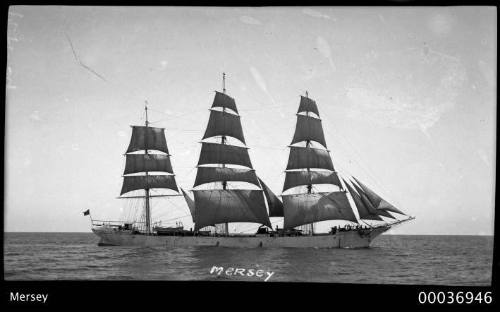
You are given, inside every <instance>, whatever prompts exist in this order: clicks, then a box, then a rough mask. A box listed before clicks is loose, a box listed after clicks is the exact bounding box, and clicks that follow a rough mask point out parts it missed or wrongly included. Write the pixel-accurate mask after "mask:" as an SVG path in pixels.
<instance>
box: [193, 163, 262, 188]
mask: <svg viewBox="0 0 500 312" xmlns="http://www.w3.org/2000/svg"><path fill="white" fill-rule="evenodd" d="M217 181H240V182H248V183H252V184H255V185H257V186H259V181H258V180H257V175H256V174H255V170H253V169H235V168H227V167H226V168H222V167H198V172H197V173H196V180H195V182H194V186H198V185H200V184H204V183H210V182H217Z"/></svg>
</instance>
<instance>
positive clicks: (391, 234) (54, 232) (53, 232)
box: [4, 231, 495, 237]
mask: <svg viewBox="0 0 500 312" xmlns="http://www.w3.org/2000/svg"><path fill="white" fill-rule="evenodd" d="M4 233H52V234H56V233H61V234H65V233H66V234H67V233H92V231H72V232H60V231H43V232H40V231H4ZM383 235H384V236H387V235H390V236H491V237H494V236H495V234H399V233H398V234H393V233H384V234H383Z"/></svg>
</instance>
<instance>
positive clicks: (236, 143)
mask: <svg viewBox="0 0 500 312" xmlns="http://www.w3.org/2000/svg"><path fill="white" fill-rule="evenodd" d="M289 148H290V153H289V158H288V164H287V166H286V170H285V182H284V185H283V190H282V195H281V197H282V200H280V199H279V196H277V195H276V194H275V193H274V192H273V191H272V190H271V189H270V188H269V187H268V186H267V185H266V184H265V183H264V182H263V181H262V180H261V179H260V178H259V177H258V176H257V173H256V171H255V169H254V168H253V166H252V162H251V160H250V156H249V153H248V147H247V146H246V142H245V138H244V134H243V129H242V125H241V118H240V115H239V113H238V109H237V106H236V101H235V99H234V98H232V97H231V96H229V95H228V94H227V93H226V89H225V76H223V88H222V92H219V91H216V92H215V97H214V100H213V103H212V106H211V107H210V116H209V120H208V125H207V127H206V130H205V134H204V135H203V137H202V141H201V152H200V157H199V160H198V164H197V172H196V179H195V182H194V185H193V188H192V189H191V192H192V194H193V196H192V197H191V196H190V195H189V192H186V191H185V190H184V189H182V188H181V191H182V195H181V194H179V193H178V187H177V184H176V181H175V175H174V173H173V169H172V165H171V162H170V154H169V151H168V148H167V143H166V140H165V135H164V129H163V128H156V127H150V126H149V124H148V120H147V107H146V123H145V126H133V127H132V138H131V141H130V144H129V147H128V149H127V153H126V154H125V157H126V164H125V171H124V181H123V187H122V190H121V195H123V194H126V193H129V192H132V191H138V190H140V191H141V192H142V194H140V195H135V196H122V198H123V197H126V198H141V199H142V198H143V199H144V204H143V214H142V219H141V220H140V221H139V222H132V223H130V222H129V223H120V222H114V223H113V222H105V221H94V220H93V221H92V222H93V227H92V230H93V232H94V233H95V234H97V235H98V236H99V237H100V242H99V244H101V245H157V246H167V247H176V246H220V247H319V248H360V247H368V246H369V245H370V243H371V242H372V240H373V239H374V238H375V237H377V236H378V235H380V234H382V233H383V232H385V231H387V230H389V229H390V228H392V227H393V226H394V225H396V224H399V223H401V222H405V221H408V220H411V219H413V217H409V216H406V215H405V214H404V213H403V212H402V211H400V210H399V209H397V208H396V207H394V206H393V205H391V204H390V203H388V202H387V201H386V200H384V199H383V198H382V197H380V196H379V195H378V194H377V193H375V192H374V191H373V190H371V189H370V188H368V187H367V186H366V185H365V184H363V183H362V182H360V181H359V180H358V179H356V178H355V177H349V178H346V177H342V176H341V175H340V174H339V173H338V172H337V171H336V170H335V168H334V165H333V161H332V158H331V156H330V152H329V150H328V149H327V144H326V140H325V136H324V133H323V126H322V123H321V119H320V116H319V111H318V106H317V104H316V102H315V101H314V100H312V99H311V98H309V96H308V94H307V92H306V96H301V98H300V104H299V109H298V111H297V124H296V127H295V133H294V136H293V139H292V142H291V144H290V145H289ZM152 172H154V174H151V173H152ZM159 173H160V174H159ZM151 189H168V190H170V192H173V194H170V195H169V194H165V195H151V194H150V190H151ZM153 196H184V199H185V201H186V203H187V206H188V208H189V213H190V214H191V217H192V220H193V223H194V229H193V228H192V229H189V230H187V229H184V228H183V226H182V224H179V223H178V224H177V225H176V226H170V227H162V226H159V225H158V224H156V225H155V224H153V223H152V220H151V211H150V203H149V201H150V199H151V197H153ZM394 213H395V214H399V215H401V216H404V218H403V219H398V218H396V217H395V216H394ZM86 214H88V211H87V212H86ZM270 217H279V218H280V219H281V218H282V219H283V227H282V228H281V229H280V228H279V227H278V226H276V228H275V229H273V227H272V224H271V221H270ZM384 218H385V219H384ZM391 220H392V221H391ZM325 221H340V222H343V223H344V226H334V227H331V228H330V229H329V230H328V231H317V230H316V227H315V225H316V224H318V223H319V222H325ZM366 221H379V222H378V224H376V225H373V223H369V222H366ZM232 223H253V224H256V225H258V226H259V227H258V229H257V230H256V231H255V233H250V234H243V233H231V231H230V227H229V224H232Z"/></svg>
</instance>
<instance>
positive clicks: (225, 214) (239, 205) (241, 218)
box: [193, 190, 271, 230]
mask: <svg viewBox="0 0 500 312" xmlns="http://www.w3.org/2000/svg"><path fill="white" fill-rule="evenodd" d="M193 193H194V201H195V203H196V207H197V208H196V213H195V225H196V226H195V230H198V229H201V228H203V227H205V226H210V225H215V224H218V223H225V222H255V223H261V224H264V225H267V226H269V227H271V222H270V221H269V217H268V215H267V211H266V205H265V202H264V197H263V196H262V191H261V190H193Z"/></svg>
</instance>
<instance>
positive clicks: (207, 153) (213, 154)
mask: <svg viewBox="0 0 500 312" xmlns="http://www.w3.org/2000/svg"><path fill="white" fill-rule="evenodd" d="M207 164H224V165H227V164H230V165H240V166H245V167H248V168H252V163H251V162H250V156H249V155H248V148H246V147H239V146H235V145H227V144H219V143H207V142H202V143H201V153H200V159H199V161H198V166H199V165H207Z"/></svg>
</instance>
